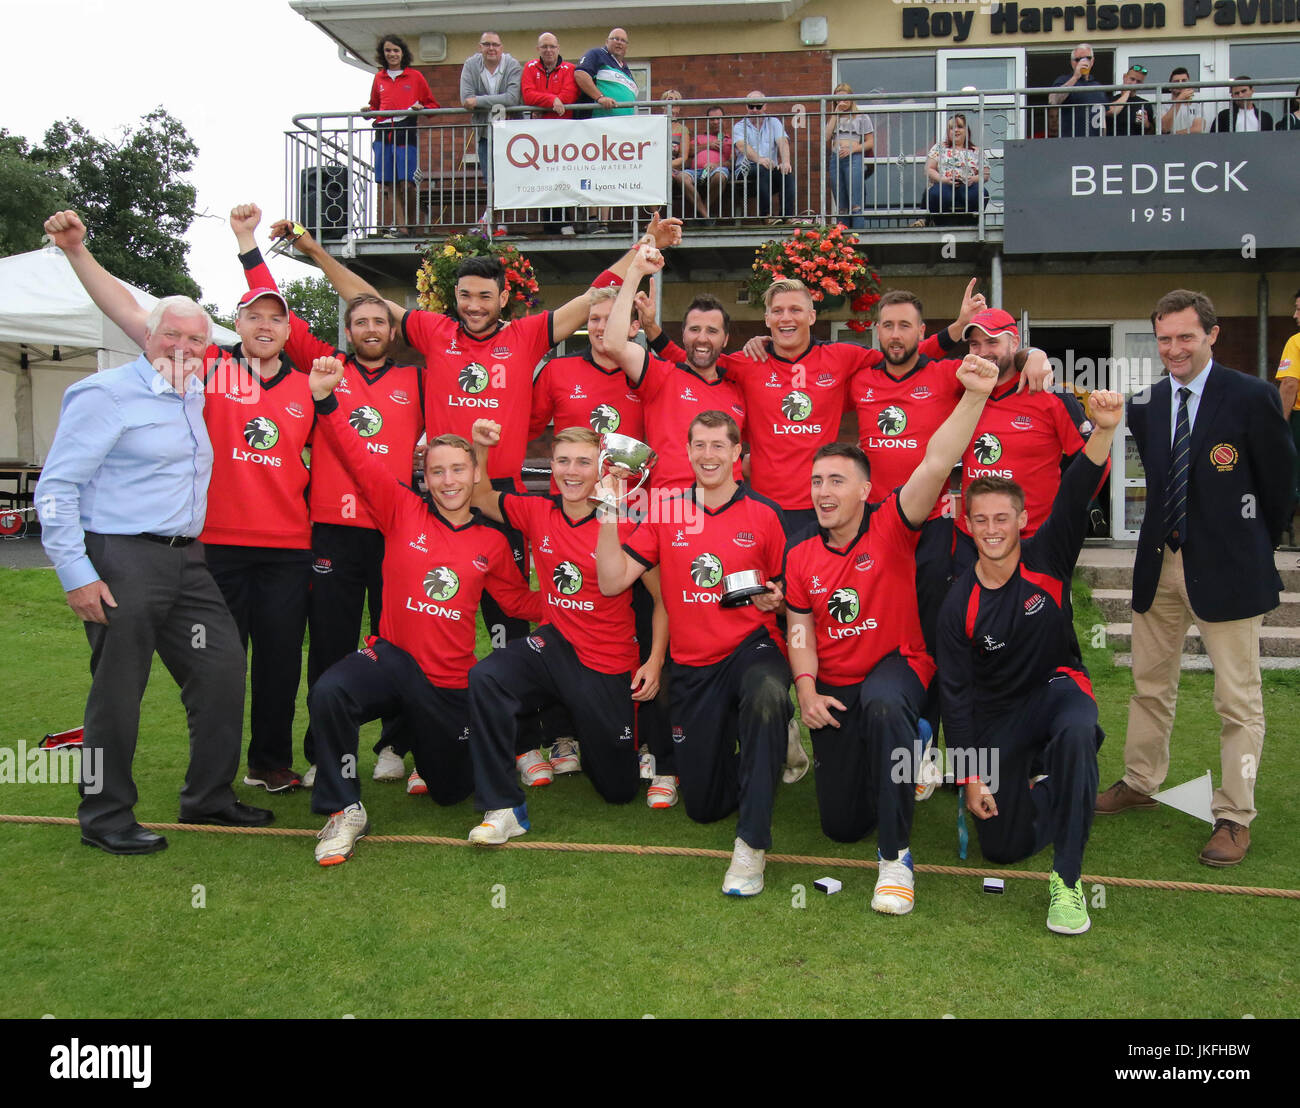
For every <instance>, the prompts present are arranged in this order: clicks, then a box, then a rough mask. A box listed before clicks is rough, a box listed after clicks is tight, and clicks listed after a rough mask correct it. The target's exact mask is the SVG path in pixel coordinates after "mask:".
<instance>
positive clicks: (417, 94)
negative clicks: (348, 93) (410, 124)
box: [370, 69, 440, 123]
mask: <svg viewBox="0 0 1300 1108" xmlns="http://www.w3.org/2000/svg"><path fill="white" fill-rule="evenodd" d="M417 104H418V105H419V106H420V107H422V108H436V107H439V106H440V105H439V104H438V101H437V100H435V99H434V96H433V93H432V92H431V91H430V89H429V82H428V81H426V80H425V78H424V74H423V73H421V72H420V71H419V70H418V69H403V70H402V71H401V73H399V74H398V75H397V76H396V77H390V76H389V75H388V70H387V69H381V70H380V71H379V72H378V73H376V74H375V79H374V80H373V81H371V83H370V110H371V111H372V112H376V111H397V110H399V109H401V108H413V107H415V106H416V105H417ZM387 121H388V117H386V116H376V117H375V122H376V123H386V122H387Z"/></svg>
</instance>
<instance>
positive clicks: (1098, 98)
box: [1047, 42, 1107, 138]
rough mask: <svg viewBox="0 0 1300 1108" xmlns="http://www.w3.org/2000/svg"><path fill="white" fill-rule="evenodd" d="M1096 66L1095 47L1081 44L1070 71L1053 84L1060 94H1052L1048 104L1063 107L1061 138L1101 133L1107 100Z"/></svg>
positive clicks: (1074, 53) (1073, 56) (1074, 55)
mask: <svg viewBox="0 0 1300 1108" xmlns="http://www.w3.org/2000/svg"><path fill="white" fill-rule="evenodd" d="M1092 63H1093V54H1092V47H1091V46H1089V45H1088V44H1087V43H1086V42H1081V43H1079V45H1078V46H1076V47H1075V48H1074V52H1073V54H1071V56H1070V72H1069V73H1067V74H1064V75H1063V76H1060V77H1057V78H1056V80H1055V81H1053V82H1052V86H1053V87H1054V88H1057V89H1060V91H1059V92H1052V93H1049V94H1048V96H1047V102H1048V103H1049V104H1051V105H1052V106H1053V107H1058V108H1060V111H1061V114H1060V120H1059V124H1058V128H1059V133H1060V136H1061V138H1094V137H1096V136H1097V135H1100V134H1101V131H1102V124H1103V121H1104V120H1105V118H1106V111H1105V106H1106V103H1107V97H1106V94H1105V93H1104V92H1102V91H1101V85H1099V84H1098V83H1097V82H1096V81H1094V80H1093V79H1092Z"/></svg>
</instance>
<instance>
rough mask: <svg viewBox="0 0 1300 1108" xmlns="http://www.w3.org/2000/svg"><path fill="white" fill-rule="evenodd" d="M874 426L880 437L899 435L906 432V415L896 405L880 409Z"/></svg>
mask: <svg viewBox="0 0 1300 1108" xmlns="http://www.w3.org/2000/svg"><path fill="white" fill-rule="evenodd" d="M876 426H877V427H879V428H880V433H881V434H882V435H901V434H902V433H903V432H904V431H906V430H907V413H906V412H905V411H903V409H902V408H900V407H899V406H898V405H897V404H890V405H889V407H888V408H881V409H880V414H879V415H877V416H876Z"/></svg>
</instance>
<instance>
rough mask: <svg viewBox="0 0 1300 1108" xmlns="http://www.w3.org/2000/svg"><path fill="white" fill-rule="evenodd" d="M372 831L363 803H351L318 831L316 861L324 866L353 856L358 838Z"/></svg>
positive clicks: (335, 863)
mask: <svg viewBox="0 0 1300 1108" xmlns="http://www.w3.org/2000/svg"><path fill="white" fill-rule="evenodd" d="M369 832H370V820H369V819H368V818H367V817H366V810H365V808H363V807H362V806H361V803H360V802H358V803H356V804H349V805H348V806H347V807H346V808H344V809H343V811H341V812H335V813H334V814H333V815H332V816H330V818H329V822H327V823H326V824H325V826H324V827H322V828H321V829H320V830H319V831H318V832H317V833H316V838H317V839H319V840H320V841H319V842H317V844H316V861H318V862H319V863H320V864H321V865H322V866H337V865H340V864H341V863H343V862H346V861H347V860H348V859H349V858H351V857H352V851H353V850H354V849H355V848H356V844H357V840H358V839H360V838H363V837H365V836H366V835H367V834H369Z"/></svg>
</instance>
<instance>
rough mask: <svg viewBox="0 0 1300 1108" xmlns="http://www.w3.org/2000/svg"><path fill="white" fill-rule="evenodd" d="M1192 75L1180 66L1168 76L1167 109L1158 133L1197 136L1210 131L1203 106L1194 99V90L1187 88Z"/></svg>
mask: <svg viewBox="0 0 1300 1108" xmlns="http://www.w3.org/2000/svg"><path fill="white" fill-rule="evenodd" d="M1191 79H1192V75H1191V74H1190V73H1189V72H1188V71H1187V70H1186V69H1184V68H1183V67H1182V66H1181V65H1180V66H1179V67H1178V68H1177V69H1175V70H1174V71H1173V72H1172V73H1170V74H1169V82H1170V84H1169V88H1168V90H1167V91H1168V95H1169V100H1168V107H1166V108H1165V111H1164V114H1163V115H1161V117H1160V131H1161V133H1162V134H1166V135H1199V134H1201V133H1202V132H1204V131H1208V130H1209V129H1210V127H1209V122H1208V121H1207V120H1206V118H1205V105H1204V104H1201V103H1200V102H1199V101H1198V100H1197V99H1196V90H1195V89H1194V88H1187V87H1186V86H1187V84H1188V83H1189V82H1190V81H1191Z"/></svg>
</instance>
